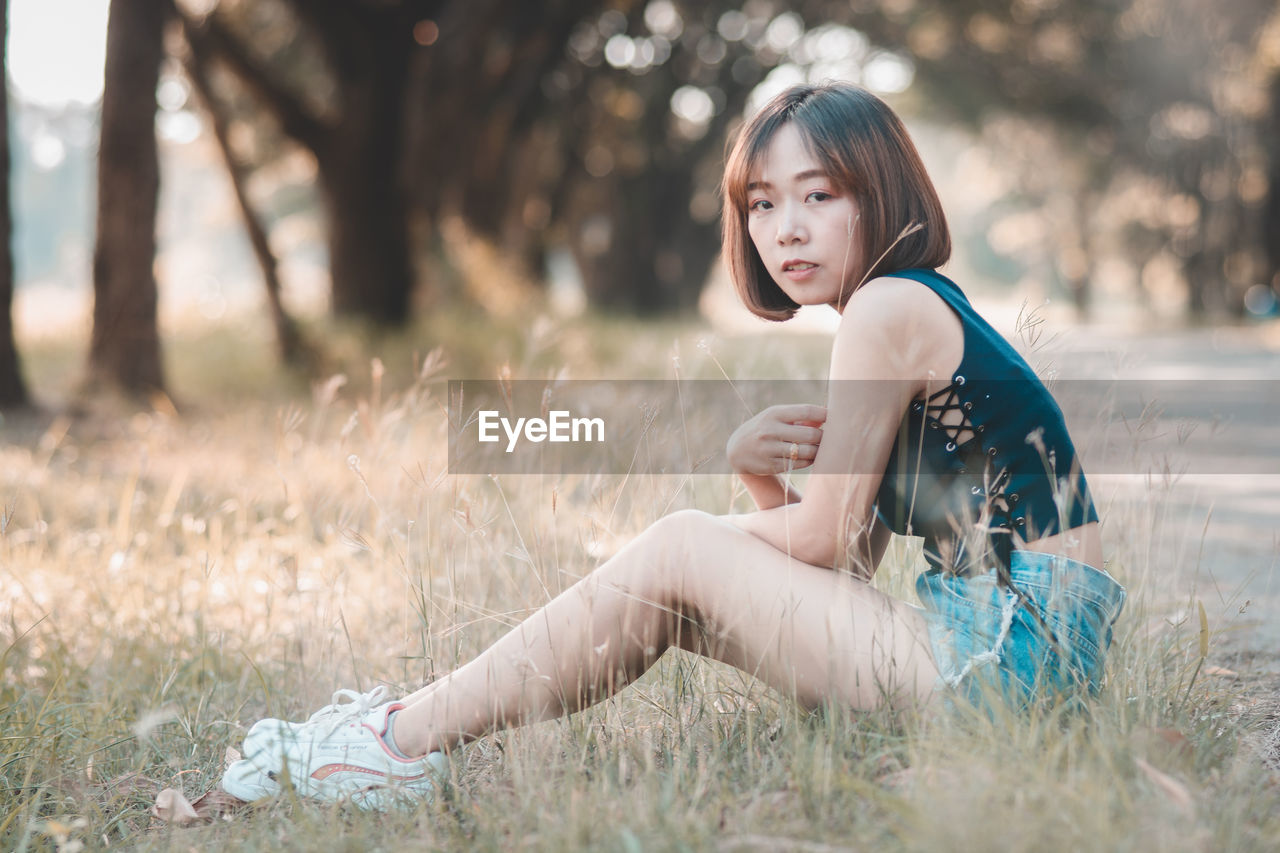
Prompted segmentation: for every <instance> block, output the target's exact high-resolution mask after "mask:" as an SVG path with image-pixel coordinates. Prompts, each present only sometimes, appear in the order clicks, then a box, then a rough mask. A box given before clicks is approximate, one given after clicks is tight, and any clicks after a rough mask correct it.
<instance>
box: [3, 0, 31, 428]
mask: <svg viewBox="0 0 1280 853" xmlns="http://www.w3.org/2000/svg"><path fill="white" fill-rule="evenodd" d="M8 36H9V0H2V2H0V69H3V68H6V67H7V62H6V56H5V47H6V45H7V44H8ZM12 305H13V217H12V210H11V207H10V203H9V95H8V87H7V86H0V408H9V407H17V406H22V405H25V404H26V402H27V388H26V386H25V385H24V384H23V382H22V369H21V365H20V364H19V362H18V349H17V347H16V346H14V342H13V314H12Z"/></svg>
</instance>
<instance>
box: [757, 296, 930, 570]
mask: <svg viewBox="0 0 1280 853" xmlns="http://www.w3.org/2000/svg"><path fill="white" fill-rule="evenodd" d="M914 295H915V294H914V293H913V291H912V290H911V283H910V282H904V281H902V280H900V279H877V280H876V281H873V282H871V283H868V284H867V285H866V286H864V287H862V288H861V289H859V290H858V291H857V292H856V293H855V294H854V296H853V297H852V298H851V299H850V301H849V304H848V306H847V307H846V309H845V311H844V316H843V317H842V319H841V321H840V328H839V330H838V331H837V332H836V339H835V344H834V347H833V349H832V356H831V381H830V383H829V386H828V403H827V419H826V426H825V429H824V431H823V437H822V442H821V445H820V446H819V447H818V449H817V454H816V456H815V458H814V462H813V473H812V475H811V476H810V477H809V487H808V490H807V492H806V494H805V495H804V496H803V497H802V498H801V499H800V500H799V501H798V502H795V503H787V504H785V505H781V504H780V505H777V506H774V507H771V508H768V509H762V510H760V511H758V512H753V513H748V514H745V515H741V516H736V517H735V519H734V521H735V523H737V524H738V526H739V527H742V528H743V529H744V530H746V531H748V532H750V533H752V534H754V535H756V536H758V537H760V538H761V539H764V540H765V541H766V542H768V543H769V544H771V545H773V546H774V547H775V548H778V549H779V550H781V551H785V552H787V553H789V554H791V555H792V556H794V557H795V558H796V559H798V560H801V561H803V562H806V563H812V564H814V565H819V566H831V567H835V566H837V565H839V564H841V563H843V562H845V560H846V558H847V559H850V560H852V561H853V563H854V565H853V566H851V567H850V568H851V569H852V570H853V571H854V572H855V573H857V574H859V575H862V576H864V577H870V576H871V574H872V573H873V572H874V571H875V568H876V566H875V564H876V563H878V562H879V557H880V554H881V553H883V549H884V544H885V542H886V541H887V537H886V536H885V534H883V533H879V532H878V530H880V529H883V528H882V527H881V526H878V525H874V524H873V520H874V519H873V515H872V507H873V506H874V504H875V497H876V493H877V491H878V490H879V488H880V480H881V477H882V475H883V472H884V468H885V465H886V464H887V463H888V458H889V453H890V451H891V450H892V448H893V442H894V439H895V438H896V437H897V433H898V428H899V425H900V424H901V422H902V417H903V414H904V413H905V412H906V410H907V406H908V405H909V404H910V402H911V400H912V398H913V397H915V396H916V395H917V394H918V393H919V391H920V389H921V388H923V387H924V378H923V375H924V374H925V373H926V372H927V371H926V370H925V369H924V367H923V365H924V363H925V353H926V351H927V350H928V349H929V347H930V346H931V344H930V343H929V339H928V329H926V328H925V327H924V321H923V320H922V319H921V317H920V313H919V312H918V311H916V310H913V298H914ZM915 304H918V303H915ZM780 488H781V486H779V489H780Z"/></svg>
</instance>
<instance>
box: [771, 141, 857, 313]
mask: <svg viewBox="0 0 1280 853" xmlns="http://www.w3.org/2000/svg"><path fill="white" fill-rule="evenodd" d="M857 227H858V204H857V202H856V201H854V199H853V197H852V196H851V195H849V194H848V193H847V192H846V191H845V190H843V189H841V188H840V186H839V185H837V184H836V182H835V181H834V180H832V179H831V177H830V176H829V175H827V174H826V172H825V171H824V170H823V168H822V166H821V165H819V163H818V162H817V161H816V160H815V159H814V158H813V155H811V154H810V153H809V151H808V149H807V148H806V146H805V143H804V139H803V138H802V137H801V135H800V131H798V130H797V129H796V127H795V125H794V124H792V123H787V124H784V125H783V126H782V128H781V129H780V130H779V131H778V132H777V133H775V134H774V136H773V139H772V140H770V142H769V145H768V147H767V148H766V149H765V151H764V156H763V157H762V158H761V160H760V167H759V171H758V172H753V173H752V174H751V175H750V177H749V179H748V182H747V231H748V233H750V234H751V242H752V243H754V244H755V247H756V251H757V252H759V253H760V260H762V261H763V262H764V266H765V269H767V270H768V271H769V275H770V276H771V277H772V278H773V280H774V281H775V282H777V284H778V286H779V287H781V288H782V290H783V292H784V293H786V294H787V296H790V297H791V298H792V299H793V300H794V301H795V302H797V303H799V304H800V305H830V306H832V307H833V308H835V309H836V310H837V311H840V310H842V309H843V307H844V306H843V305H842V304H840V303H841V300H840V295H841V294H842V293H847V287H846V285H847V284H848V283H849V282H848V279H849V278H850V277H851V276H852V274H853V270H855V269H860V268H861V266H862V265H861V263H860V258H859V257H858V245H857V242H856V241H855V240H854V239H853V235H854V232H855V230H856V229H857Z"/></svg>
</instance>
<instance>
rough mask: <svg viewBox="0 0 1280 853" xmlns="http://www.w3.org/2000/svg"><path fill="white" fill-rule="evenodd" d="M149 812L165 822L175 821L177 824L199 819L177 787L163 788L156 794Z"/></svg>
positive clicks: (180, 824)
mask: <svg viewBox="0 0 1280 853" xmlns="http://www.w3.org/2000/svg"><path fill="white" fill-rule="evenodd" d="M151 814H152V815H154V816H155V817H158V818H159V819H160V820H162V821H164V822H165V823H176V824H178V825H179V826H182V825H184V824H188V823H193V822H195V821H197V820H199V819H200V816H199V815H198V814H196V810H195V809H194V808H193V807H192V806H191V803H190V802H189V801H188V800H187V798H186V797H185V796H183V794H182V792H181V791H179V790H178V789H177V788H165V789H164V790H163V791H161V792H160V793H159V794H156V804H155V805H154V806H152V807H151Z"/></svg>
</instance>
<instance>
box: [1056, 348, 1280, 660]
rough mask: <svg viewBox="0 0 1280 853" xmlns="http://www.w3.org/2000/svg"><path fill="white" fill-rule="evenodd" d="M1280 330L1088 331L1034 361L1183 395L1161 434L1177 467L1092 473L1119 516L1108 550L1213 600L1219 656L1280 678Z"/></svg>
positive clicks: (1166, 584)
mask: <svg viewBox="0 0 1280 853" xmlns="http://www.w3.org/2000/svg"><path fill="white" fill-rule="evenodd" d="M1276 331H1277V327H1276V326H1274V325H1273V326H1268V327H1264V326H1255V327H1245V328H1213V329H1191V330H1182V331H1162V332H1155V333H1124V332H1120V331H1115V330H1106V329H1098V328H1090V327H1079V328H1075V329H1071V330H1069V331H1067V332H1065V333H1064V334H1062V335H1060V336H1059V338H1058V339H1057V340H1056V341H1054V342H1053V343H1052V344H1051V345H1049V346H1047V347H1044V348H1042V349H1040V350H1038V351H1037V352H1036V353H1034V354H1033V356H1032V358H1031V360H1032V363H1033V365H1036V362H1037V361H1039V362H1040V364H1039V365H1036V366H1037V367H1043V366H1044V365H1046V364H1047V365H1049V366H1050V369H1051V370H1056V372H1057V373H1058V375H1059V376H1062V377H1064V378H1067V379H1068V380H1092V379H1106V380H1118V381H1120V382H1122V383H1123V384H1124V386H1125V388H1126V391H1127V392H1128V393H1130V394H1131V395H1133V396H1137V395H1138V394H1141V395H1149V396H1150V397H1155V398H1159V397H1162V396H1163V398H1164V399H1157V400H1156V401H1155V402H1156V403H1157V404H1159V405H1168V404H1169V403H1170V401H1171V400H1172V399H1173V398H1177V399H1176V401H1175V402H1174V405H1172V406H1169V408H1172V409H1176V417H1175V418H1166V419H1164V420H1163V421H1161V422H1160V424H1159V426H1161V427H1163V428H1164V429H1156V430H1153V432H1160V433H1162V437H1163V438H1166V439H1168V440H1169V441H1170V442H1171V444H1172V445H1175V446H1176V452H1175V453H1172V454H1170V455H1169V458H1172V459H1173V460H1175V464H1174V465H1173V466H1172V467H1173V469H1174V471H1173V472H1172V473H1171V474H1169V475H1165V474H1163V473H1162V472H1160V471H1158V470H1151V469H1148V470H1147V471H1145V472H1143V471H1142V467H1141V466H1142V464H1143V463H1142V462H1139V463H1137V464H1136V465H1135V466H1134V467H1133V469H1132V470H1131V471H1128V472H1124V473H1107V474H1102V475H1095V474H1092V473H1091V475H1090V479H1091V481H1092V482H1093V483H1094V490H1095V492H1097V493H1098V497H1099V498H1100V500H1101V501H1102V502H1103V504H1104V506H1105V507H1107V508H1108V514H1107V517H1109V518H1111V519H1113V523H1111V524H1108V525H1107V527H1108V528H1110V529H1107V531H1106V533H1107V541H1108V545H1109V546H1110V551H1111V553H1112V554H1115V555H1119V556H1120V557H1121V559H1123V560H1125V561H1126V562H1127V563H1128V564H1129V565H1131V566H1133V565H1142V566H1146V567H1147V568H1148V570H1149V571H1150V572H1151V574H1152V575H1153V576H1163V577H1161V578H1160V579H1159V580H1158V581H1157V582H1156V583H1155V584H1154V586H1155V587H1156V588H1157V589H1158V590H1159V595H1160V596H1161V597H1162V598H1166V599H1167V600H1170V601H1177V600H1178V599H1182V600H1183V601H1185V602H1190V601H1191V600H1192V599H1193V598H1198V599H1199V600H1200V601H1202V602H1203V603H1204V606H1205V609H1206V612H1207V613H1208V616H1209V622H1210V626H1211V628H1212V629H1214V631H1215V636H1214V649H1215V654H1214V657H1215V658H1216V659H1218V660H1219V661H1221V662H1222V663H1223V665H1226V666H1232V664H1235V665H1237V666H1239V667H1242V668H1248V669H1250V670H1251V671H1253V672H1255V673H1256V675H1257V676H1259V677H1260V678H1262V679H1263V680H1266V681H1270V682H1273V683H1274V682H1276V681H1280V335H1277V334H1276ZM1082 387H1084V386H1082ZM1088 387H1089V388H1090V390H1092V388H1093V386H1092V385H1090V386H1088ZM1065 409H1067V406H1066V405H1064V410H1065ZM1070 414H1071V413H1070V412H1068V415H1069V416H1070ZM1192 423H1194V424H1196V425H1197V426H1196V427H1195V428H1193V429H1191V432H1192V433H1193V434H1194V435H1193V438H1190V439H1188V440H1185V441H1181V442H1179V441H1178V438H1179V436H1178V430H1179V426H1180V425H1181V428H1182V429H1183V431H1184V432H1185V431H1186V430H1187V429H1188V428H1189V424H1192ZM1159 458H1160V456H1159V454H1156V455H1154V456H1152V457H1148V461H1150V460H1151V459H1159ZM1152 467H1153V468H1154V467H1156V466H1152ZM1108 470H1116V471H1117V472H1118V471H1119V470H1120V466H1114V465H1113V466H1110V467H1109V468H1108ZM1178 471H1182V472H1184V473H1181V474H1180V475H1179V474H1178V473H1177V472H1178ZM1115 521H1118V522H1119V523H1114V522H1115ZM1143 529H1145V530H1149V531H1151V534H1150V535H1147V536H1141V535H1140V536H1135V537H1129V538H1131V539H1133V540H1137V541H1141V540H1147V541H1148V543H1149V544H1147V545H1146V546H1144V547H1143V548H1142V552H1141V553H1138V552H1136V551H1135V550H1134V549H1133V548H1132V547H1130V546H1129V543H1128V542H1127V541H1126V533H1127V531H1128V530H1143ZM1232 668H1235V667H1234V666H1232ZM1242 671H1243V670H1242Z"/></svg>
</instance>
